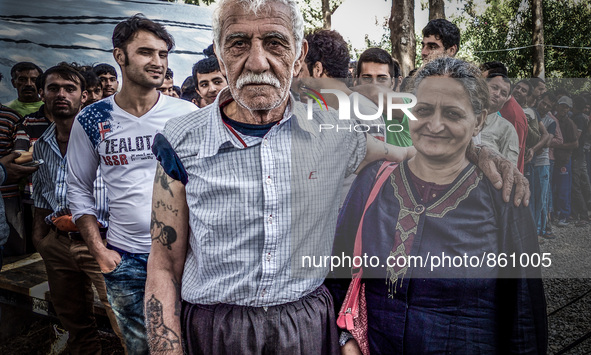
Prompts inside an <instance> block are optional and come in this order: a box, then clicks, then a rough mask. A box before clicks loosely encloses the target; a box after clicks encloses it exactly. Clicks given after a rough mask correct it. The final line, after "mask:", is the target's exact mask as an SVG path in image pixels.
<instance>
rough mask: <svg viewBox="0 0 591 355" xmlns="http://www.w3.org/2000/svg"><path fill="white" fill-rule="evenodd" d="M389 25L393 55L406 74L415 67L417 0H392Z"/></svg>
mask: <svg viewBox="0 0 591 355" xmlns="http://www.w3.org/2000/svg"><path fill="white" fill-rule="evenodd" d="M388 25H389V27H390V42H391V43H392V57H394V59H396V60H397V61H398V63H400V69H401V70H402V75H403V76H406V75H408V73H409V72H410V71H411V70H413V69H414V67H415V56H416V52H415V50H416V48H415V46H416V40H415V1H414V0H392V11H391V13H390V20H389V21H388Z"/></svg>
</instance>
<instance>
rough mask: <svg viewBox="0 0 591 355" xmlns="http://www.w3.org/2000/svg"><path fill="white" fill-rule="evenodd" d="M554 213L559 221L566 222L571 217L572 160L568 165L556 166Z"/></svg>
mask: <svg viewBox="0 0 591 355" xmlns="http://www.w3.org/2000/svg"><path fill="white" fill-rule="evenodd" d="M552 180H553V181H554V186H553V189H554V191H553V192H554V199H553V201H552V202H553V204H554V212H555V215H556V217H557V218H558V219H559V220H566V219H567V218H568V216H570V193H571V191H570V190H571V183H572V182H571V171H570V159H569V160H568V162H567V163H566V164H562V165H561V164H556V165H554V175H553V177H552Z"/></svg>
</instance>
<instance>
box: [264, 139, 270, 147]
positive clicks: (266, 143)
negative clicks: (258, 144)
mask: <svg viewBox="0 0 591 355" xmlns="http://www.w3.org/2000/svg"><path fill="white" fill-rule="evenodd" d="M263 145H264V146H265V147H266V146H268V145H269V140H268V139H267V138H265V139H263Z"/></svg>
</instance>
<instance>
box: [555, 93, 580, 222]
mask: <svg viewBox="0 0 591 355" xmlns="http://www.w3.org/2000/svg"><path fill="white" fill-rule="evenodd" d="M572 107H573V100H572V99H571V98H570V97H568V96H563V97H561V98H560V99H559V100H558V108H557V110H556V118H558V122H559V125H560V131H561V132H562V138H563V142H562V144H558V145H555V146H554V175H553V180H554V186H553V190H552V192H553V194H554V211H555V212H556V213H555V215H556V216H557V218H558V226H559V227H566V226H568V222H567V218H568V216H569V215H570V201H571V155H572V152H573V150H575V149H576V148H577V147H578V146H579V142H578V140H577V126H575V123H574V122H573V121H572V120H571V119H570V118H568V111H569V110H570V109H571V108H572Z"/></svg>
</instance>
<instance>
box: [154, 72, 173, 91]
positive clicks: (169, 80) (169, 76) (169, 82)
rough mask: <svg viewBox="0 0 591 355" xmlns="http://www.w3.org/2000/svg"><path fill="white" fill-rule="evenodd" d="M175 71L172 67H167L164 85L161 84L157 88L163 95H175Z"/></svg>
mask: <svg viewBox="0 0 591 355" xmlns="http://www.w3.org/2000/svg"><path fill="white" fill-rule="evenodd" d="M173 78H174V73H173V72H172V70H171V69H170V68H166V74H164V82H163V83H162V86H160V87H159V88H158V89H157V90H158V91H160V92H161V93H162V94H163V95H166V96H174V95H173V92H174V91H173V90H174V80H173Z"/></svg>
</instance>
